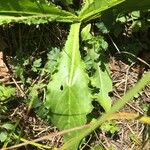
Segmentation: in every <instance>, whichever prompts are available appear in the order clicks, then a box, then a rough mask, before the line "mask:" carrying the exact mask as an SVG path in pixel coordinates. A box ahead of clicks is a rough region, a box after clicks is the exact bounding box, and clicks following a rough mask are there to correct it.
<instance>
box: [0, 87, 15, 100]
mask: <svg viewBox="0 0 150 150" xmlns="http://www.w3.org/2000/svg"><path fill="white" fill-rule="evenodd" d="M15 91H16V89H15V88H13V87H11V86H4V85H0V101H5V100H7V99H8V98H10V97H11V96H12V95H13V94H14V93H15Z"/></svg>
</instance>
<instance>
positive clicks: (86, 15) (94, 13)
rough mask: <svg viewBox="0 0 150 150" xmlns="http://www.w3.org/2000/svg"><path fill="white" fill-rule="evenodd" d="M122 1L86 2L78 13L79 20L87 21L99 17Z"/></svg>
mask: <svg viewBox="0 0 150 150" xmlns="http://www.w3.org/2000/svg"><path fill="white" fill-rule="evenodd" d="M123 1H124V0H109V1H108V0H86V2H85V5H84V6H83V8H82V9H81V11H80V13H79V18H80V20H81V21H82V20H84V21H89V20H91V19H94V18H97V17H99V16H100V15H101V12H102V11H104V10H107V9H109V8H111V7H113V6H115V5H117V4H119V3H122V2H123Z"/></svg>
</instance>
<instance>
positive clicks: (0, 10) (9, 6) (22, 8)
mask: <svg viewBox="0 0 150 150" xmlns="http://www.w3.org/2000/svg"><path fill="white" fill-rule="evenodd" d="M76 18H77V17H76V16H75V15H74V14H72V13H70V12H67V11H64V10H61V9H60V8H58V7H56V6H55V5H54V4H52V3H46V2H45V0H39V1H38V0H15V1H14V0H1V1H0V25H1V24H6V23H10V22H23V23H28V24H40V23H47V22H49V21H55V20H57V21H61V22H73V21H74V20H76Z"/></svg>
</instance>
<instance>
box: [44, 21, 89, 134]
mask: <svg viewBox="0 0 150 150" xmlns="http://www.w3.org/2000/svg"><path fill="white" fill-rule="evenodd" d="M79 29H80V23H76V24H72V25H71V30H70V34H69V36H68V40H67V42H66V45H65V49H64V50H63V52H62V59H61V62H60V65H59V67H58V72H57V73H56V74H54V76H53V78H52V81H51V82H50V83H49V84H48V86H47V91H48V92H47V98H46V103H45V106H46V107H47V108H48V109H49V110H50V112H51V120H52V122H53V123H54V124H55V125H56V126H57V127H58V128H59V129H60V130H62V129H68V128H73V127H76V126H80V125H83V124H85V123H86V115H87V114H88V113H90V111H91V108H92V107H91V98H90V97H91V96H90V91H89V88H88V82H89V79H88V76H87V74H86V73H85V71H84V65H83V63H82V61H81V58H80V52H79ZM70 136H72V135H69V137H70Z"/></svg>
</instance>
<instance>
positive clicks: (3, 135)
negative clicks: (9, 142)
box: [0, 131, 8, 142]
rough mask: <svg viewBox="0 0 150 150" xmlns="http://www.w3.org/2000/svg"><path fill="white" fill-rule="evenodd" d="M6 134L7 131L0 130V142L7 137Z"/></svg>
mask: <svg viewBox="0 0 150 150" xmlns="http://www.w3.org/2000/svg"><path fill="white" fill-rule="evenodd" d="M7 135H8V133H7V132H4V131H3V132H1V133H0V141H1V142H4V141H5V140H6V139H7Z"/></svg>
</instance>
